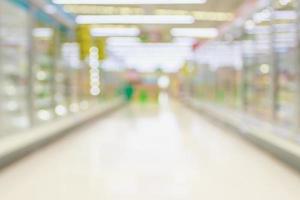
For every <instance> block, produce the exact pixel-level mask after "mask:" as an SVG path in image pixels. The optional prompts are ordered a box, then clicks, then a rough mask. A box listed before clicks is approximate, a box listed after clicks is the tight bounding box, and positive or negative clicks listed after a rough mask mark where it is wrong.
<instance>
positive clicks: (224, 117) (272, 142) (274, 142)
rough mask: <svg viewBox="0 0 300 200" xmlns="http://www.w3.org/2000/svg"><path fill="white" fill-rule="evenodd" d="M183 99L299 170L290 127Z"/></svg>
mask: <svg viewBox="0 0 300 200" xmlns="http://www.w3.org/2000/svg"><path fill="white" fill-rule="evenodd" d="M183 102H184V103H185V104H186V105H187V106H188V107H190V108H192V109H193V110H195V111H199V112H200V113H201V114H203V115H205V116H207V117H209V118H210V119H212V120H213V121H214V123H221V125H225V126H226V127H228V128H230V129H232V130H234V132H237V133H239V134H240V135H241V136H243V137H244V138H246V139H248V140H249V141H251V142H253V143H254V144H256V145H258V146H259V147H261V148H263V149H264V150H266V151H268V152H270V153H271V154H272V155H274V156H276V157H277V158H279V159H280V160H282V161H284V162H286V163H287V164H289V165H290V166H292V167H293V168H295V169H296V170H298V171H300V146H299V143H300V140H299V139H300V138H295V137H296V134H295V133H293V132H292V131H290V130H289V129H287V128H284V127H282V126H279V125H276V124H273V123H270V122H266V121H263V120H260V119H258V118H255V117H253V116H251V115H249V114H247V113H244V112H242V111H237V110H232V109H230V108H226V107H223V106H220V105H217V104H213V103H209V102H203V101H201V100H195V99H192V98H186V99H184V100H183ZM297 139H298V140H297Z"/></svg>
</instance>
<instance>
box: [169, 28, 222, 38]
mask: <svg viewBox="0 0 300 200" xmlns="http://www.w3.org/2000/svg"><path fill="white" fill-rule="evenodd" d="M171 34H172V36H174V37H196V38H215V37H217V36H218V34H219V32H218V29H216V28H173V29H172V30H171Z"/></svg>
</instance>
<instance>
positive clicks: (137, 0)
mask: <svg viewBox="0 0 300 200" xmlns="http://www.w3.org/2000/svg"><path fill="white" fill-rule="evenodd" d="M53 2H54V3H56V4H94V5H97V4H98V5H147V4H148V5H160V4H163V5H172V4H204V3H206V2H207V0H134V1H133V0H53Z"/></svg>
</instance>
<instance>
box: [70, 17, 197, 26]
mask: <svg viewBox="0 0 300 200" xmlns="http://www.w3.org/2000/svg"><path fill="white" fill-rule="evenodd" d="M76 22H77V23H78V24H193V23H194V22H195V18H194V17H192V16H182V15H79V16H77V18H76Z"/></svg>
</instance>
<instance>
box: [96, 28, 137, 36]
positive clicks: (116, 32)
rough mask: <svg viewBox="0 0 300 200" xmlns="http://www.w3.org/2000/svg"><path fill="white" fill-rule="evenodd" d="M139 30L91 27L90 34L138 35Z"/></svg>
mask: <svg viewBox="0 0 300 200" xmlns="http://www.w3.org/2000/svg"><path fill="white" fill-rule="evenodd" d="M139 34H140V30H139V29H138V28H93V29H92V30H91V35H92V36H94V37H109V36H133V37H134V36H138V35H139Z"/></svg>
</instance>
